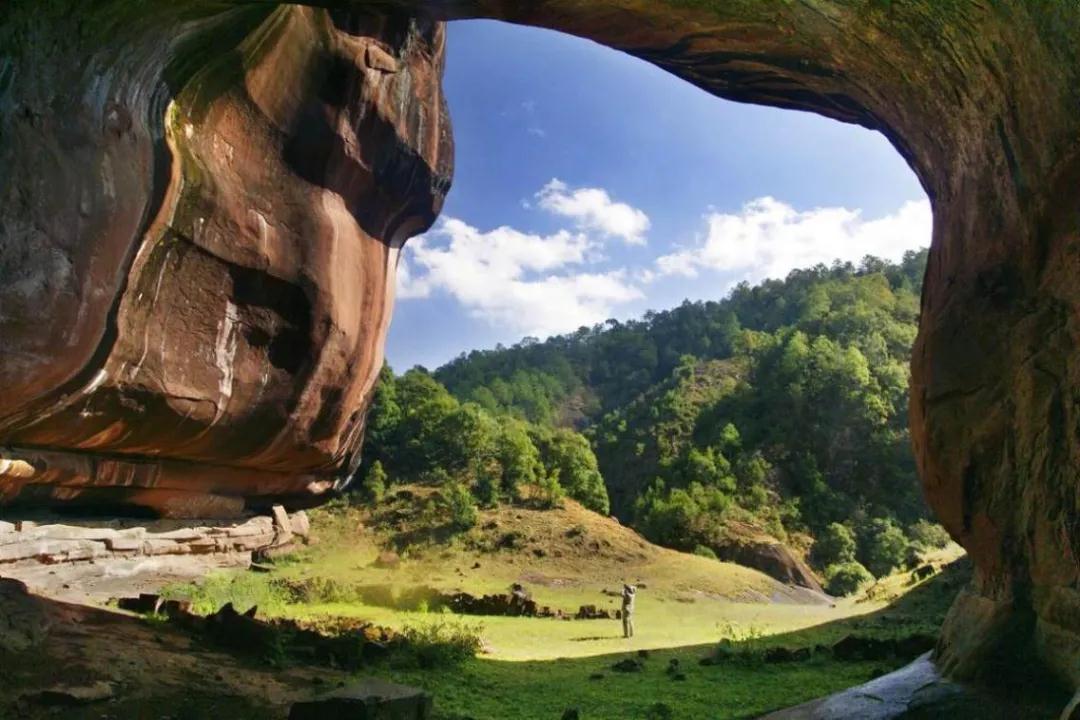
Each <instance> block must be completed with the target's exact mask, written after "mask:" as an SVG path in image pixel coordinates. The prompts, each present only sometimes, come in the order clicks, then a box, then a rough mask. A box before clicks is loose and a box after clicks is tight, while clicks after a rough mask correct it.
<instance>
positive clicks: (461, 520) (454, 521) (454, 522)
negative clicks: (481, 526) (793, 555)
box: [440, 482, 477, 530]
mask: <svg viewBox="0 0 1080 720" xmlns="http://www.w3.org/2000/svg"><path fill="white" fill-rule="evenodd" d="M440 496H441V499H442V504H443V506H444V507H445V509H446V512H447V515H448V521H449V523H450V525H451V526H453V527H454V528H455V529H456V530H468V529H469V528H471V527H473V526H474V525H476V521H477V512H476V499H475V498H473V495H472V493H471V492H469V489H468V488H467V487H465V486H464V485H462V484H461V483H459V482H452V483H449V484H448V485H447V486H446V487H444V488H443V489H442V490H441V492H440Z"/></svg>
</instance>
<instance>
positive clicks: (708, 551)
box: [694, 545, 719, 560]
mask: <svg viewBox="0 0 1080 720" xmlns="http://www.w3.org/2000/svg"><path fill="white" fill-rule="evenodd" d="M694 554H695V555H700V556H701V557H706V558H709V559H710V560H719V558H718V557H716V553H715V552H713V549H712V548H711V547H709V546H708V545H698V546H697V547H695V548H694Z"/></svg>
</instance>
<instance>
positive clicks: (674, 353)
mask: <svg viewBox="0 0 1080 720" xmlns="http://www.w3.org/2000/svg"><path fill="white" fill-rule="evenodd" d="M925 264H926V253H925V252H921V253H909V254H907V255H906V256H905V257H904V260H903V261H902V262H900V263H898V264H893V263H889V262H885V261H882V260H879V259H875V258H867V259H866V260H864V261H863V263H862V264H861V265H859V266H858V267H855V266H853V265H851V264H835V265H833V266H832V267H825V266H817V267H814V268H810V269H806V270H798V271H795V272H792V273H791V274H790V275H789V276H788V277H787V278H786V279H785V280H783V281H773V280H770V281H766V282H764V283H762V284H760V285H757V286H753V287H751V286H749V285H747V284H742V285H739V286H738V287H736V288H735V289H734V290H733V291H732V293H731V294H730V295H729V296H728V297H727V298H726V299H724V300H722V301H719V302H696V303H691V302H686V303H684V304H683V305H681V306H680V307H678V308H675V309H673V310H670V311H666V312H660V313H649V314H647V315H646V316H645V317H644V318H643V319H642V320H639V321H632V322H626V323H621V322H617V321H613V320H612V321H608V322H607V323H605V324H603V325H601V326H597V327H593V328H582V329H580V330H579V331H577V332H576V333H574V334H571V335H566V336H561V337H556V338H552V339H550V340H547V341H544V342H537V341H535V340H533V339H529V338H526V339H525V340H523V341H522V342H521V343H519V344H518V345H516V346H514V347H511V348H497V349H495V350H490V351H474V352H472V353H470V354H468V355H463V356H461V357H459V358H457V359H456V360H454V361H453V362H451V363H449V364H448V365H446V366H444V367H442V368H440V369H439V370H438V371H436V372H435V374H434V377H432V376H430V375H428V374H427V373H426V372H425V371H422V370H419V369H416V370H412V371H410V372H409V373H406V374H405V375H404V376H403V377H401V378H398V379H396V380H395V379H394V378H393V376H392V374H389V373H385V374H384V382H383V385H382V387H381V388H380V390H379V392H380V393H381V394H380V397H379V399H378V400H377V402H376V404H375V407H374V409H373V411H372V416H371V419H370V422H369V440H368V445H367V447H366V458H367V465H368V466H369V467H370V466H371V462H372V461H379V465H380V467H379V471H378V472H379V473H381V472H382V470H383V467H385V468H387V469H388V470H391V474H397V475H399V476H402V477H406V478H416V477H419V476H422V475H426V476H428V477H429V478H430V477H433V476H438V477H436V479H437V480H439V481H440V482H442V483H446V482H448V481H449V482H450V483H451V484H456V485H460V486H461V487H462V488H463V489H464V488H470V487H471V488H472V490H473V494H474V495H476V496H477V497H479V498H480V499H481V501H482V502H489V503H490V502H495V501H497V500H499V499H506V500H512V499H515V498H518V499H520V493H519V488H522V487H526V486H536V487H540V488H545V489H544V490H543V491H542V492H541V493H540V494H541V495H542V496H548V497H553V496H556V495H558V494H559V493H560V492H561V491H562V490H563V489H565V491H566V492H568V493H569V494H571V495H572V496H574V497H576V498H578V499H581V500H582V501H583V502H584V503H585V504H586V505H588V506H590V507H593V508H594V509H598V510H601V511H604V510H606V509H607V507H608V498H609V497H610V499H611V510H612V512H614V513H615V514H616V515H618V516H619V518H620V519H622V520H623V521H624V522H628V523H631V524H633V525H634V526H635V527H636V528H638V529H639V530H640V531H641V532H643V533H644V534H645V535H646V536H647V537H649V538H650V539H651V540H653V541H655V542H659V543H662V544H665V545H668V546H670V547H675V548H678V549H685V550H696V551H698V552H702V553H704V554H710V553H713V552H720V553H721V554H723V551H724V550H725V549H726V548H727V547H728V546H729V545H730V544H731V543H732V542H738V541H739V538H745V537H747V536H748V535H758V536H760V535H763V534H767V536H771V537H775V538H777V539H779V540H781V541H783V542H786V543H788V544H789V545H790V546H792V547H794V548H796V550H797V551H799V550H803V551H805V550H808V549H810V548H811V547H812V552H811V553H810V559H811V560H812V561H813V563H814V564H815V566H816V567H817V568H818V569H819V571H821V572H822V573H823V574H824V576H825V577H826V579H827V580H828V581H829V584H830V586H831V587H832V589H833V590H835V591H837V592H842V591H844V590H845V589H848V588H850V587H853V586H854V585H857V584H858V583H859V582H861V581H862V580H864V579H866V578H867V577H868V576H867V575H866V571H867V569H869V571H870V572H871V573H873V574H874V575H881V574H884V573H886V572H888V571H889V570H891V569H892V568H893V567H895V566H896V565H898V564H900V563H901V562H902V561H903V560H904V557H905V554H906V553H907V552H908V550H909V548H910V546H911V543H912V542H915V543H916V544H924V545H926V544H935V543H940V542H942V541H943V539H944V538H943V535H942V533H941V531H940V528H937V527H936V526H933V525H931V524H929V523H927V522H926V520H925V517H926V510H925V508H924V505H923V503H922V499H921V496H920V492H919V488H918V482H917V478H916V475H915V467H914V461H913V458H912V456H911V451H910V447H909V438H908V431H907V415H906V413H907V393H908V360H909V355H910V350H911V345H912V342H913V340H914V338H915V333H916V327H917V319H918V309H919V292H920V289H921V282H922V276H923V273H924V269H925ZM443 386H445V388H446V389H448V390H449V392H447V391H446V390H444V389H443ZM390 392H393V393H395V394H396V398H395V399H394V401H393V402H390V401H389V400H388V398H387V393H390ZM391 407H392V408H396V409H393V410H388V409H387V408H391ZM390 416H393V417H392V418H391V419H389V420H388V419H387V418H388V417H390ZM440 423H441V426H440ZM440 427H441V428H442V429H441V430H440ZM387 428H390V429H389V430H388V429H387ZM485 428H486V429H485ZM579 433H580V434H579ZM582 434H583V435H584V437H583V436H582ZM585 438H587V442H586V440H585ZM451 446H452V447H451ZM594 454H595V457H594ZM597 469H598V470H599V473H597V472H596V471H597ZM440 474H441V475H440ZM447 474H449V476H448V477H443V476H444V475H447ZM370 475H371V472H370V471H369V472H368V476H370ZM601 476H602V481H601V479H600V477H601ZM380 481H381V479H380ZM605 490H606V492H605Z"/></svg>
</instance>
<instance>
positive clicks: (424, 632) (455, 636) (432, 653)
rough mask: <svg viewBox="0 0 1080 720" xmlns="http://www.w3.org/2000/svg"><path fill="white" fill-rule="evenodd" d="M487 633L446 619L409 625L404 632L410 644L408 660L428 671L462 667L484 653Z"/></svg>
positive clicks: (463, 623) (481, 627) (406, 654)
mask: <svg viewBox="0 0 1080 720" xmlns="http://www.w3.org/2000/svg"><path fill="white" fill-rule="evenodd" d="M483 630H484V628H483V626H482V625H471V624H469V623H466V622H463V621H461V620H455V619H453V618H451V617H446V616H442V617H439V619H437V620H434V621H432V622H422V623H416V624H409V625H406V626H405V627H404V628H402V630H401V634H402V635H403V636H404V638H405V640H406V643H407V644H406V652H405V653H404V658H405V659H407V660H408V661H409V662H411V663H412V664H415V665H416V666H418V667H420V668H423V669H425V670H430V669H432V668H439V667H447V666H452V665H458V664H460V663H461V662H463V661H465V660H468V659H469V658H471V657H474V656H475V655H476V653H478V652H480V649H481V648H482V647H483V639H482V638H481V633H482V632H483Z"/></svg>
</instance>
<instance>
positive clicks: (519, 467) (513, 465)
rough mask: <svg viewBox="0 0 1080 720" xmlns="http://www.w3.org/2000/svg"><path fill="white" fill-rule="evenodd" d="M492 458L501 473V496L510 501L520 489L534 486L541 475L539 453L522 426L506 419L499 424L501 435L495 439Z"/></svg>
mask: <svg viewBox="0 0 1080 720" xmlns="http://www.w3.org/2000/svg"><path fill="white" fill-rule="evenodd" d="M495 458H496V460H498V463H499V468H500V470H501V471H502V477H501V478H500V484H501V486H502V492H503V493H505V495H506V497H507V498H508V499H510V500H516V499H518V498H519V497H520V496H521V488H523V487H525V486H527V485H535V484H536V481H537V478H538V477H539V474H540V473H541V472H543V466H542V465H541V464H540V451H539V450H537V449H536V445H534V444H533V441H532V439H530V438H529V433H528V429H527V427H526V426H525V424H524V423H522V422H519V421H516V420H512V419H507V420H506V422H504V423H503V424H502V429H501V432H500V433H499V435H498V437H497V438H496V439H495Z"/></svg>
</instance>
